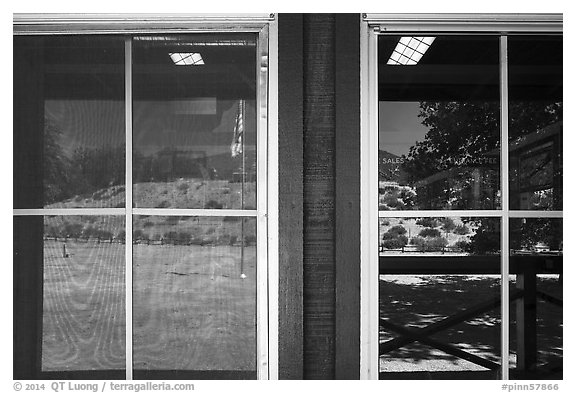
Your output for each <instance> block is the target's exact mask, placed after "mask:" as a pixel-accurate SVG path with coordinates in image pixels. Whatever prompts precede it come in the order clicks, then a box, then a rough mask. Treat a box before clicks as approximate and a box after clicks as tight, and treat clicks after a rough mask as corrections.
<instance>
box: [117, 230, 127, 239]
mask: <svg viewBox="0 0 576 393" xmlns="http://www.w3.org/2000/svg"><path fill="white" fill-rule="evenodd" d="M116 239H118V240H126V231H125V230H124V229H122V230H121V231H120V232H118V234H117V235H116Z"/></svg>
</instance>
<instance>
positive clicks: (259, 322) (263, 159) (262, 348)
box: [242, 26, 270, 379]
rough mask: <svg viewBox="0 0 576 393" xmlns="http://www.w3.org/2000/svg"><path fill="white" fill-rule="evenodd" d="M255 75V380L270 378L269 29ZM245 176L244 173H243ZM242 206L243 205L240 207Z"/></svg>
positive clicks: (262, 35)
mask: <svg viewBox="0 0 576 393" xmlns="http://www.w3.org/2000/svg"><path fill="white" fill-rule="evenodd" d="M257 55H258V60H257V62H256V67H257V70H256V75H257V78H258V85H259V89H258V90H257V96H256V117H257V118H256V121H257V126H256V129H257V132H256V135H257V136H256V143H257V150H256V151H257V154H258V157H257V160H256V173H257V181H256V184H257V187H258V188H257V193H256V207H257V211H258V215H257V218H256V236H257V240H256V269H257V270H256V275H257V280H256V283H257V284H256V285H257V287H256V351H257V352H256V353H257V375H258V379H269V378H270V375H269V361H268V233H267V232H268V231H267V229H268V228H267V226H268V222H267V202H268V201H267V175H266V165H267V163H268V138H267V136H268V135H267V134H268V26H265V27H264V28H262V30H261V31H260V34H259V36H258V52H257ZM243 176H244V174H243ZM242 207H244V206H242Z"/></svg>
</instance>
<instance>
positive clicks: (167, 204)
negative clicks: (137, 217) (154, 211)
mask: <svg viewBox="0 0 576 393" xmlns="http://www.w3.org/2000/svg"><path fill="white" fill-rule="evenodd" d="M167 207H170V202H168V201H160V203H158V204H157V205H156V208H158V209H165V208H167Z"/></svg>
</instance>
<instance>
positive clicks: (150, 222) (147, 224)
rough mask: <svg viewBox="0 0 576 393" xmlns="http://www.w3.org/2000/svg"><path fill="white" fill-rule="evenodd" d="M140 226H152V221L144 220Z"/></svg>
mask: <svg viewBox="0 0 576 393" xmlns="http://www.w3.org/2000/svg"><path fill="white" fill-rule="evenodd" d="M142 226H143V227H144V228H149V227H153V226H154V223H153V222H152V221H144V224H142Z"/></svg>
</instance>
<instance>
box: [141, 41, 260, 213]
mask: <svg viewBox="0 0 576 393" xmlns="http://www.w3.org/2000/svg"><path fill="white" fill-rule="evenodd" d="M175 54H178V55H179V57H178V59H180V58H190V59H192V58H194V56H193V55H196V54H199V55H200V56H201V59H202V62H199V61H197V62H188V63H189V64H187V63H186V62H184V61H180V60H178V59H176V60H174V58H173V57H174V56H175ZM133 85H134V87H133V89H134V158H133V162H134V205H135V206H136V207H148V208H154V207H157V208H196V209H198V208H200V209H203V208H206V209H254V208H255V207H256V35H246V34H243V35H240V34H236V35H230V36H229V35H222V34H220V35H195V36H193V37H191V36H186V37H184V36H182V37H179V36H166V37H154V38H153V39H152V38H151V37H136V38H135V41H134V83H133Z"/></svg>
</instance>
